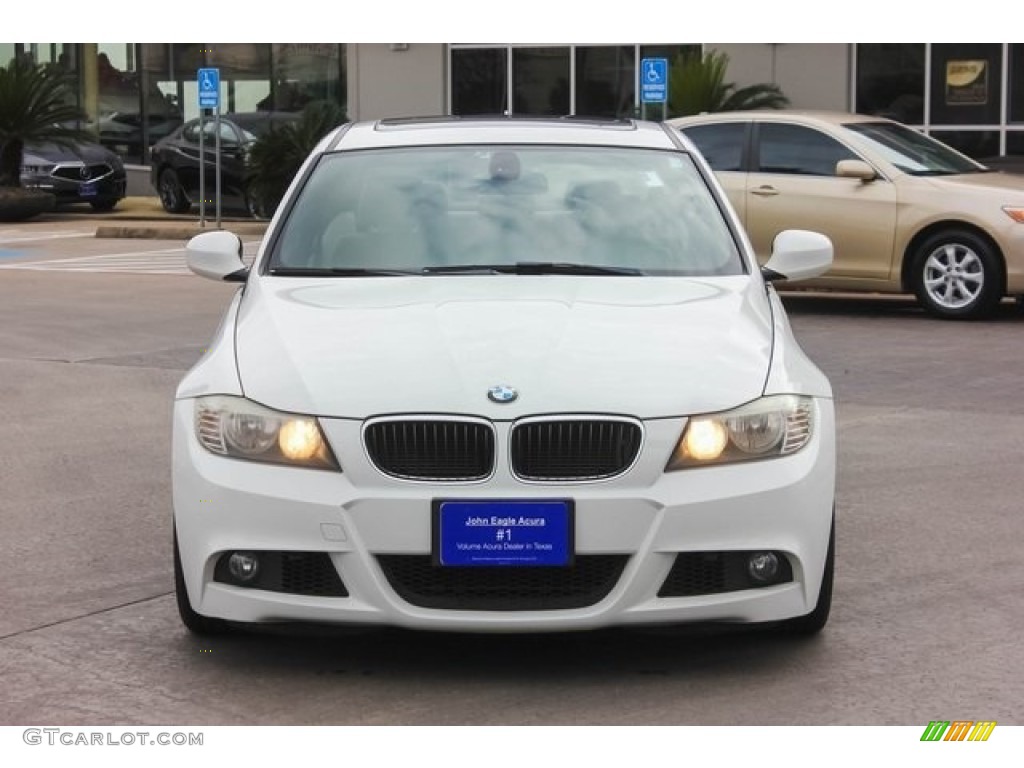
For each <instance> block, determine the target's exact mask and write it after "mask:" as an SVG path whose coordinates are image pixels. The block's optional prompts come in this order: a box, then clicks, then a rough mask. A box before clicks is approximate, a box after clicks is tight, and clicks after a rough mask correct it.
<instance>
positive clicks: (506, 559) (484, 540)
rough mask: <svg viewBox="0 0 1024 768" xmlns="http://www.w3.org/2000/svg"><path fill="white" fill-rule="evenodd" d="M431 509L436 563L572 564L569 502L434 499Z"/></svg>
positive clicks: (572, 539) (481, 564) (488, 564)
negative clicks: (432, 508)
mask: <svg viewBox="0 0 1024 768" xmlns="http://www.w3.org/2000/svg"><path fill="white" fill-rule="evenodd" d="M433 512H434V519H433V526H434V527H433V534H434V562H435V563H436V564H437V565H442V566H446V565H447V566H451V565H463V566H465V565H472V566H492V567H495V566H531V565H532V566H567V565H572V558H573V542H574V530H573V505H572V502H571V501H569V500H565V499H561V500H555V501H532V500H531V501H462V500H459V501H435V502H434V510H433Z"/></svg>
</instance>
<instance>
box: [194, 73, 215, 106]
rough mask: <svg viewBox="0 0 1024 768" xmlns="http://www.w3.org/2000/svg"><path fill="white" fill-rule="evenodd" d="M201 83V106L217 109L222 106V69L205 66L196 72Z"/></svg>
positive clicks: (197, 80) (197, 79) (198, 81)
mask: <svg viewBox="0 0 1024 768" xmlns="http://www.w3.org/2000/svg"><path fill="white" fill-rule="evenodd" d="M196 82H197V83H198V84H199V108H200V109H217V108H218V107H219V106H220V70H219V69H217V68H216V67H203V68H202V69H200V70H199V72H197V73H196Z"/></svg>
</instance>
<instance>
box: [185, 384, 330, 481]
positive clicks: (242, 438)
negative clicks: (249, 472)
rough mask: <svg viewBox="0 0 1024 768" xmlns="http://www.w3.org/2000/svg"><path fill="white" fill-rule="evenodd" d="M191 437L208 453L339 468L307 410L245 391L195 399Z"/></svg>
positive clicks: (319, 467)
mask: <svg viewBox="0 0 1024 768" xmlns="http://www.w3.org/2000/svg"><path fill="white" fill-rule="evenodd" d="M195 428H196V437H197V438H198V440H199V443H200V445H202V446H203V447H204V448H205V449H206V450H208V451H210V453H216V454H219V455H221V456H230V457H232V458H235V459H248V460H249V461H261V462H266V463H269V464H291V465H297V466H303V467H313V468H316V469H340V467H339V466H338V461H337V459H335V458H334V454H333V453H332V452H331V448H330V446H329V445H328V444H327V440H326V438H325V437H324V434H323V431H322V430H321V429H320V425H319V423H317V420H316V419H315V418H313V417H312V416H300V415H298V414H294V413H282V412H280V411H275V410H272V409H270V408H267V407H265V406H262V405H260V404H259V403H254V402H252V401H251V400H246V399H245V398H244V397H231V396H228V395H212V396H207V397H200V398H197V399H196V410H195Z"/></svg>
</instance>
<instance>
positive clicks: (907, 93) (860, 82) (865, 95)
mask: <svg viewBox="0 0 1024 768" xmlns="http://www.w3.org/2000/svg"><path fill="white" fill-rule="evenodd" d="M924 53H925V47H924V43H859V44H858V45H857V103H856V107H855V109H856V110H857V112H859V113H861V114H865V115H879V116H881V117H888V118H891V119H892V120H898V121H899V122H901V123H908V124H910V125H923V124H924V58H925V57H924Z"/></svg>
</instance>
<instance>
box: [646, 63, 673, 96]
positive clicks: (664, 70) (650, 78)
mask: <svg viewBox="0 0 1024 768" xmlns="http://www.w3.org/2000/svg"><path fill="white" fill-rule="evenodd" d="M640 101H641V102H643V103H644V104H649V103H651V102H658V103H661V102H665V101H668V59H641V60H640Z"/></svg>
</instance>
